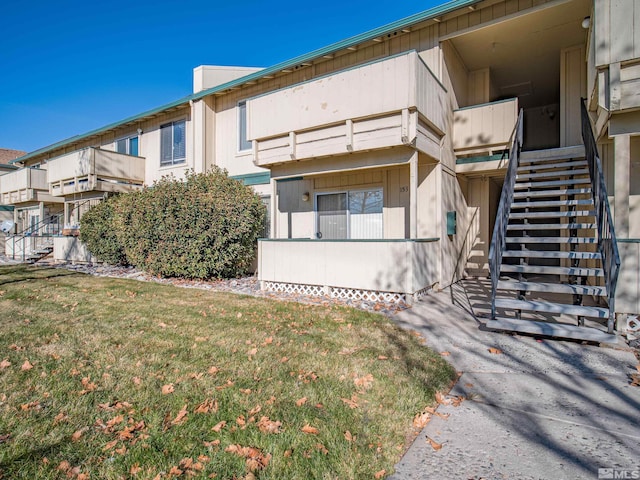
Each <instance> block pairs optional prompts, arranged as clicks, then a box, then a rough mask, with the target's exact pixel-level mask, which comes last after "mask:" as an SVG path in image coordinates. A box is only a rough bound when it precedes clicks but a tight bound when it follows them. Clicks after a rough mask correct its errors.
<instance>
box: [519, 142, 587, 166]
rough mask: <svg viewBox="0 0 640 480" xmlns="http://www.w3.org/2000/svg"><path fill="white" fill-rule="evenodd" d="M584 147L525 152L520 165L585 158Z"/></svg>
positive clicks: (576, 146) (521, 154)
mask: <svg viewBox="0 0 640 480" xmlns="http://www.w3.org/2000/svg"><path fill="white" fill-rule="evenodd" d="M584 156H585V152H584V146H583V145H574V146H571V147H558V148H547V149H544V150H524V151H522V152H521V153H520V163H532V162H533V163H540V162H548V161H558V160H562V159H565V158H567V159H568V158H584Z"/></svg>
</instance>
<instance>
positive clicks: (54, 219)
mask: <svg viewBox="0 0 640 480" xmlns="http://www.w3.org/2000/svg"><path fill="white" fill-rule="evenodd" d="M62 216H63V214H62V213H56V214H54V215H49V216H48V217H45V218H43V219H42V220H40V221H39V222H38V223H36V224H35V225H31V226H29V228H26V229H24V230H23V231H22V232H19V233H17V234H15V235H12V236H11V237H10V238H11V242H12V243H13V252H12V258H13V259H14V260H15V259H16V256H17V255H18V254H19V255H20V256H21V257H22V261H23V262H24V261H25V260H26V256H27V247H26V242H27V239H28V238H32V237H53V236H57V235H60V234H61V233H62V227H61V225H62V222H61V219H62ZM50 225H54V228H53V232H46V233H44V234H42V233H40V230H41V229H42V228H43V227H46V226H50ZM34 232H35V233H34ZM16 245H18V246H19V247H20V246H21V247H22V250H21V252H22V253H19V252H18V251H17V250H16Z"/></svg>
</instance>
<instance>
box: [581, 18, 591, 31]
mask: <svg viewBox="0 0 640 480" xmlns="http://www.w3.org/2000/svg"><path fill="white" fill-rule="evenodd" d="M590 26H591V17H584V19H583V20H582V28H584V29H585V30H588V29H589V27H590Z"/></svg>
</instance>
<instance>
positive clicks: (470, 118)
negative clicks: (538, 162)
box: [453, 98, 518, 155]
mask: <svg viewBox="0 0 640 480" xmlns="http://www.w3.org/2000/svg"><path fill="white" fill-rule="evenodd" d="M517 120H518V99H516V98H512V99H509V100H502V101H498V102H492V103H484V104H482V105H473V106H470V107H465V108H461V109H459V110H456V111H454V112H453V149H454V151H455V153H456V155H481V154H485V155H492V154H493V153H494V152H495V151H502V150H508V149H509V147H510V136H511V132H512V131H513V126H514V125H515V124H516V121H517Z"/></svg>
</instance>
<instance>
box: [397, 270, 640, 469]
mask: <svg viewBox="0 0 640 480" xmlns="http://www.w3.org/2000/svg"><path fill="white" fill-rule="evenodd" d="M473 288H474V286H473V284H472V283H466V284H465V283H464V282H462V283H461V284H458V285H457V286H456V287H455V289H454V290H453V291H449V290H448V291H446V292H442V293H437V294H432V295H428V296H427V297H426V298H424V299H423V300H422V301H421V302H418V303H417V304H416V305H415V306H414V307H413V308H411V309H409V310H406V311H404V312H401V313H399V314H398V315H396V316H395V317H394V319H395V321H396V322H397V323H398V324H399V325H401V326H402V327H405V328H410V329H414V330H416V331H418V332H420V333H421V334H422V335H423V336H424V337H425V338H426V340H427V344H428V345H429V346H430V347H432V348H434V349H435V350H436V351H438V352H450V355H449V356H447V360H448V361H450V362H451V363H452V364H453V365H454V367H455V368H456V369H457V370H458V371H460V372H462V376H461V377H460V379H459V381H458V383H457V384H456V386H455V387H454V388H453V390H452V391H451V392H450V395H451V396H463V397H465V398H466V399H465V400H464V401H463V402H462V403H461V404H460V405H459V406H458V407H454V406H452V405H441V406H440V407H439V408H438V410H437V411H438V412H439V413H442V414H445V415H446V414H449V417H448V418H441V417H439V416H436V415H434V416H433V417H432V419H431V420H430V422H429V423H428V424H427V426H426V427H425V428H424V429H423V431H422V432H421V433H420V435H419V436H418V438H417V439H416V440H415V442H414V443H413V445H412V446H411V447H410V449H409V451H408V452H407V454H406V455H405V456H404V457H403V459H402V460H401V461H400V462H399V463H398V465H396V473H395V474H394V475H392V476H391V477H390V478H392V479H395V480H399V479H409V478H412V479H415V478H424V479H481V478H482V479H487V480H488V479H597V478H598V469H599V468H614V469H620V470H627V471H628V472H629V473H627V475H629V476H625V477H615V478H640V476H632V475H640V388H639V387H632V386H630V385H629V383H630V382H629V378H628V374H629V373H632V372H635V371H636V365H637V363H638V362H637V360H636V358H635V355H634V354H633V353H632V352H631V351H629V350H626V351H625V350H620V349H613V348H606V347H596V346H590V345H582V344H580V343H578V342H565V341H559V340H543V341H538V340H536V339H534V338H531V337H525V336H515V335H509V334H504V333H492V332H487V331H482V330H480V328H479V327H480V325H481V323H480V321H479V320H478V319H476V318H475V317H474V315H473V313H475V312H474V307H475V306H474V305H473V300H472V301H471V303H469V294H468V291H472V290H473ZM485 298H486V297H485ZM480 307H482V306H480ZM621 346H624V343H623V342H621ZM489 348H497V349H499V351H500V352H501V353H497V354H496V353H491V352H490V351H489ZM427 438H430V439H432V440H433V441H435V442H437V443H439V444H442V445H443V446H442V448H441V449H440V450H434V449H433V448H432V447H431V445H430V444H429V442H428V441H427ZM602 478H614V477H602Z"/></svg>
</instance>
